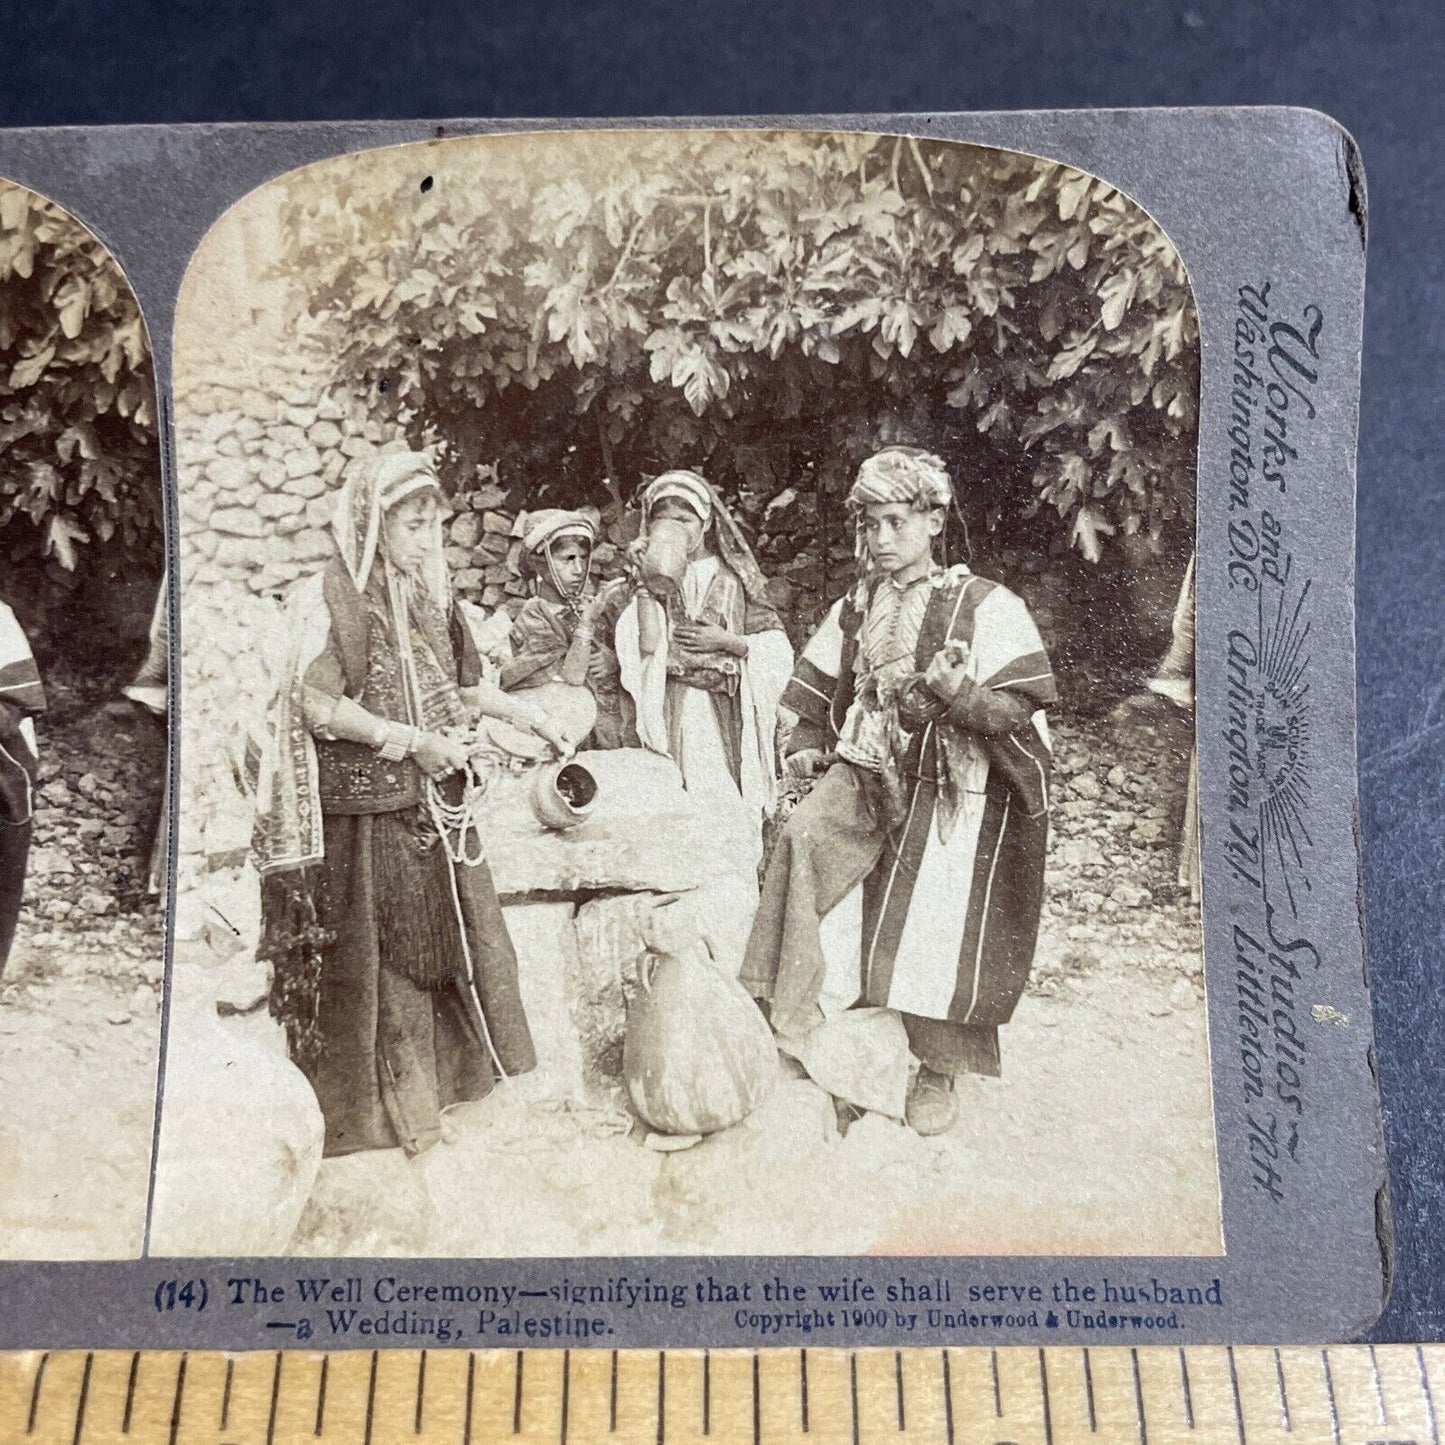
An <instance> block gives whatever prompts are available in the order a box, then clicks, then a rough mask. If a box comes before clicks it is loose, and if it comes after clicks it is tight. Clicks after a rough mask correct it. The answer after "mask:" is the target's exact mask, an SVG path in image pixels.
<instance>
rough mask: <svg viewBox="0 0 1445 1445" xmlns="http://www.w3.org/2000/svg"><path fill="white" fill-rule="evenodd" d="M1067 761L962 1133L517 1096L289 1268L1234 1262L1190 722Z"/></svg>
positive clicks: (340, 1166) (1171, 723)
mask: <svg viewBox="0 0 1445 1445" xmlns="http://www.w3.org/2000/svg"><path fill="white" fill-rule="evenodd" d="M1055 742H1056V760H1057V765H1058V781H1059V788H1058V793H1057V799H1056V801H1057V804H1058V806H1057V811H1056V816H1055V823H1054V828H1053V838H1052V843H1051V851H1050V867H1049V877H1048V889H1049V891H1048V902H1047V905H1046V909H1045V915H1044V919H1043V928H1042V933H1041V938H1040V944H1039V952H1038V957H1037V961H1036V965H1035V970H1034V974H1033V977H1032V979H1031V981H1030V985H1029V989H1028V992H1027V993H1026V995H1025V997H1024V999H1023V1000H1022V1002H1021V1003H1020V1005H1019V1008H1018V1011H1017V1013H1016V1014H1015V1017H1014V1019H1013V1021H1012V1022H1011V1023H1010V1024H1009V1025H1008V1027H1007V1028H1006V1029H1005V1030H1004V1031H1003V1043H1002V1048H1003V1077H1002V1078H1001V1079H998V1080H993V1079H978V1078H969V1079H965V1080H963V1081H961V1083H960V1085H959V1087H960V1092H961V1104H962V1109H961V1117H960V1119H959V1122H958V1124H957V1125H956V1127H955V1128H954V1129H953V1130H952V1131H951V1132H950V1133H949V1134H947V1135H946V1136H944V1137H942V1138H937V1139H927V1140H926V1139H921V1138H919V1137H918V1136H916V1135H915V1134H913V1133H912V1132H911V1131H910V1130H908V1129H906V1128H904V1127H903V1126H902V1125H900V1124H897V1123H894V1122H892V1121H890V1120H888V1119H885V1118H883V1117H881V1116H878V1115H868V1116H865V1117H864V1118H863V1119H862V1120H860V1121H857V1122H854V1123H853V1124H852V1125H851V1126H849V1127H848V1129H847V1131H846V1133H845V1134H842V1135H840V1134H839V1131H838V1127H837V1123H836V1119H835V1114H834V1109H833V1106H832V1102H831V1100H830V1099H829V1098H828V1096H827V1095H826V1094H824V1093H822V1091H821V1090H819V1089H818V1088H817V1087H816V1086H814V1085H813V1084H812V1083H811V1082H810V1081H808V1080H806V1079H802V1078H797V1077H795V1076H792V1074H791V1073H790V1071H788V1070H786V1069H785V1070H784V1074H783V1077H782V1079H781V1081H780V1083H779V1084H778V1086H777V1087H776V1088H775V1089H774V1091H773V1094H772V1096H771V1097H770V1098H769V1099H768V1101H767V1102H766V1103H765V1104H764V1105H763V1106H762V1107H761V1108H760V1109H759V1111H758V1112H757V1113H756V1114H754V1115H753V1116H752V1117H751V1118H749V1119H748V1120H746V1121H744V1123H743V1124H741V1125H739V1126H738V1127H737V1128H736V1129H733V1130H729V1131H726V1132H724V1133H722V1134H719V1135H714V1136H712V1137H711V1138H710V1139H708V1140H706V1141H705V1142H704V1143H702V1144H700V1145H698V1146H696V1147H695V1148H693V1149H690V1150H687V1151H685V1152H682V1153H677V1154H667V1155H663V1154H658V1153H654V1152H652V1151H650V1150H648V1149H646V1148H645V1147H643V1145H642V1137H643V1130H642V1129H641V1126H639V1125H636V1124H633V1123H632V1121H631V1120H630V1119H629V1117H628V1115H627V1113H626V1110H625V1107H624V1106H623V1104H622V1101H621V1100H620V1099H619V1100H617V1102H616V1105H615V1106H614V1107H612V1108H607V1107H596V1108H579V1107H576V1106H568V1105H560V1104H557V1103H555V1102H549V1101H547V1100H545V1099H542V1098H538V1097H537V1096H536V1091H535V1089H534V1087H533V1086H532V1084H531V1083H530V1081H527V1080H520V1081H518V1082H517V1083H516V1084H512V1085H507V1086H504V1087H503V1088H502V1089H499V1090H498V1091H497V1093H496V1094H494V1095H493V1097H491V1098H490V1099H487V1100H484V1101H482V1102H480V1103H478V1104H475V1105H468V1106H465V1107H463V1108H460V1109H457V1110H455V1111H453V1113H452V1115H451V1116H450V1123H451V1132H452V1136H453V1137H452V1139H451V1140H450V1142H446V1143H443V1144H441V1145H439V1146H437V1147H436V1148H435V1149H433V1150H432V1151H431V1152H430V1153H429V1154H427V1155H425V1156H424V1157H422V1158H421V1159H419V1160H417V1161H414V1162H412V1163H410V1164H408V1163H406V1161H404V1160H403V1159H402V1157H401V1155H400V1154H399V1153H397V1152H394V1151H388V1153H387V1154H378V1155H375V1156H351V1158H350V1159H348V1160H344V1161H327V1162H326V1163H325V1164H324V1165H323V1180H322V1183H321V1186H320V1188H319V1189H318V1194H317V1196H316V1197H317V1198H319V1199H324V1200H325V1208H324V1209H318V1210H312V1211H309V1212H308V1217H307V1218H306V1219H304V1220H303V1223H302V1228H301V1230H300V1231H299V1232H298V1235H297V1237H296V1239H295V1240H294V1241H293V1245H292V1249H293V1251H294V1252H296V1253H323V1254H324V1253H347V1252H352V1251H353V1250H354V1251H355V1252H358V1253H362V1252H378V1253H395V1254H412V1255H423V1256H426V1255H439V1256H457V1257H467V1256H473V1257H487V1256H507V1255H548V1254H552V1255H589V1254H591V1255H612V1254H616V1255H627V1254H657V1253H676V1254H766V1253H776V1254H793V1253H797V1254H837V1253H842V1254H847V1253H898V1254H927V1253H933V1252H937V1253H963V1254H1041V1253H1043V1254H1049V1253H1061V1254H1145V1255H1149V1254H1159V1255H1171V1254H1173V1255H1190V1254H1197V1255H1208V1254H1217V1253H1219V1252H1220V1250H1221V1235H1220V1204H1219V1190H1218V1174H1217V1165H1216V1160H1215V1150H1214V1132H1213V1120H1212V1109H1211V1102H1210V1082H1209V1062H1208V1045H1207V1038H1206V1027H1205V1015H1204V1002H1203V986H1202V966H1201V959H1200V955H1199V923H1198V911H1197V908H1196V907H1195V906H1194V905H1193V904H1192V903H1191V902H1190V901H1189V899H1188V898H1187V897H1183V896H1181V894H1180V890H1179V889H1178V887H1177V884H1176V882H1175V869H1176V859H1177V852H1176V847H1177V839H1178V826H1179V814H1180V811H1181V809H1182V793H1183V788H1184V780H1185V777H1186V772H1187V765H1188V753H1187V748H1188V727H1187V723H1186V722H1185V721H1184V720H1183V719H1179V718H1171V717H1168V716H1158V715H1156V716H1139V715H1137V714H1125V715H1115V716H1110V717H1099V718H1096V719H1093V720H1091V721H1086V722H1075V723H1072V724H1070V723H1065V724H1063V725H1061V726H1060V727H1059V728H1058V729H1057V730H1056V738H1055ZM368 1158H369V1159H370V1162H369V1163H365V1162H363V1160H364V1159H368ZM383 1196H384V1197H386V1198H387V1199H389V1200H390V1201H392V1203H391V1204H390V1205H388V1206H387V1207H385V1209H383V1210H382V1211H381V1212H378V1210H377V1207H376V1205H375V1204H374V1201H375V1200H377V1199H378V1198H380V1197H383ZM397 1201H407V1202H406V1203H405V1204H404V1205H402V1204H398V1202H397Z"/></svg>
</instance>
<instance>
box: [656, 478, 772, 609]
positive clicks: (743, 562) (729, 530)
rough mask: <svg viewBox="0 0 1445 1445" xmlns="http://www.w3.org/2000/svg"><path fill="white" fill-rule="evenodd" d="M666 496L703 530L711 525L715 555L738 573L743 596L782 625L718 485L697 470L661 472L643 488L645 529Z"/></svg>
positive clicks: (756, 565) (749, 549) (758, 569)
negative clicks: (685, 510)
mask: <svg viewBox="0 0 1445 1445" xmlns="http://www.w3.org/2000/svg"><path fill="white" fill-rule="evenodd" d="M668 498H673V499H674V500H676V501H679V502H681V503H683V505H684V506H686V507H688V508H690V509H691V511H692V512H693V513H694V514H695V515H696V516H697V517H698V519H699V520H700V521H701V522H702V526H703V531H704V532H706V531H707V529H708V528H709V527H711V528H712V535H713V540H714V542H716V544H717V550H718V555H719V556H721V558H722V560H723V561H724V562H725V563H726V564H727V565H728V566H729V567H730V568H731V569H732V570H733V572H734V573H735V574H736V575H737V578H738V581H739V582H741V583H742V587H743V595H744V596H745V597H746V598H747V599H748V601H749V602H751V603H752V604H753V605H754V606H755V607H759V608H762V609H764V610H765V611H767V612H768V613H770V614H771V615H772V619H773V621H772V623H771V624H770V625H772V626H776V627H781V626H782V625H783V624H782V622H781V621H779V620H778V617H777V612H776V610H775V609H774V607H773V603H772V599H771V598H770V597H769V596H768V580H767V578H766V577H764V576H763V569H762V568H761V567H759V566H758V559H757V558H756V557H754V556H753V549H752V548H751V547H749V546H748V541H747V538H746V537H744V536H743V534H742V529H741V528H740V527H739V526H738V524H737V523H736V522H735V521H734V520H733V517H732V514H731V513H730V512H729V511H728V509H727V507H726V506H724V504H723V499H722V498H721V497H720V496H719V495H718V492H717V488H716V487H714V486H713V485H712V483H711V482H709V481H708V480H707V478H705V477H703V476H702V475H700V474H699V473H698V472H691V471H684V470H678V471H671V472H663V473H662V474H661V475H660V476H656V477H654V478H653V479H652V480H651V481H650V482H649V483H648V484H647V485H646V486H645V487H644V488H643V489H642V526H643V530H644V531H645V530H646V529H647V524H648V522H649V521H650V520H651V518H652V513H653V511H654V509H655V508H656V506H657V504H658V503H659V502H661V501H664V500H666V499H668Z"/></svg>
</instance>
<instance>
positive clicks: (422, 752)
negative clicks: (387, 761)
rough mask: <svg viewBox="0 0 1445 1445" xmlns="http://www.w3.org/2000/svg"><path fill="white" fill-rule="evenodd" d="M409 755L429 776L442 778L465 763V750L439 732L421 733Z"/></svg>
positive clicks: (464, 765) (462, 766)
mask: <svg viewBox="0 0 1445 1445" xmlns="http://www.w3.org/2000/svg"><path fill="white" fill-rule="evenodd" d="M411 755H412V757H413V758H414V759H415V760H416V765H417V767H419V768H420V769H421V770H422V772H424V773H425V774H426V775H427V777H429V778H444V777H446V776H447V774H448V773H455V772H456V771H457V770H458V769H459V768H464V767H466V765H467V750H466V749H465V748H464V747H463V746H462V745H461V744H460V743H458V742H454V741H453V740H452V739H451V738H449V737H444V736H443V735H442V734H441V733H423V734H422V735H421V738H420V739H419V740H418V742H417V745H416V747H415V748H413V749H412V754H411Z"/></svg>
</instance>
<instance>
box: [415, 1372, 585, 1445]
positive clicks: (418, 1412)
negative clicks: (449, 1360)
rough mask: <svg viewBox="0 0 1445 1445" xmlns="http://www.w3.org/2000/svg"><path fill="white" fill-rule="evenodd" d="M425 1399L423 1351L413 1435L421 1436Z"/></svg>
mask: <svg viewBox="0 0 1445 1445" xmlns="http://www.w3.org/2000/svg"><path fill="white" fill-rule="evenodd" d="M425 1397H426V1351H425V1350H423V1351H422V1352H421V1359H420V1360H418V1361H417V1366H416V1418H415V1420H413V1422H412V1427H411V1433H412V1434H413V1435H420V1434H421V1402H422V1400H423V1399H425ZM562 1398H563V1399H564V1400H565V1399H566V1395H565V1393H564V1394H563V1397H562ZM564 1415H565V1408H564ZM563 1438H564V1439H565V1438H566V1437H565V1435H564V1436H563Z"/></svg>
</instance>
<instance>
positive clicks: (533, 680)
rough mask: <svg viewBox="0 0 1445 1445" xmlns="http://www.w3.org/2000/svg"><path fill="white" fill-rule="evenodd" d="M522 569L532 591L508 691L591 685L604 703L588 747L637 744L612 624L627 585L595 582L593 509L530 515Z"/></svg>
mask: <svg viewBox="0 0 1445 1445" xmlns="http://www.w3.org/2000/svg"><path fill="white" fill-rule="evenodd" d="M524 527H525V530H524V532H523V543H522V568H523V571H524V572H525V573H526V574H527V575H528V576H529V577H530V579H531V583H532V596H531V597H529V598H528V599H527V601H526V602H525V603H524V604H523V606H522V610H521V611H520V612H519V613H518V614H517V619H516V621H515V622H514V623H513V624H512V657H511V660H510V661H508V662H506V663H504V664H503V665H502V671H501V677H500V681H501V684H502V687H503V688H504V689H505V690H506V691H507V692H521V691H523V690H525V689H527V688H533V687H541V686H542V685H543V684H544V683H549V682H561V683H567V684H569V685H570V686H572V687H586V688H587V689H588V690H589V691H590V692H591V693H592V696H593V697H594V698H595V699H596V701H597V721H596V723H595V724H593V728H592V733H591V736H590V737H589V738H588V739H587V742H586V746H588V747H593V748H622V747H629V746H633V745H635V741H636V735H635V732H634V730H633V727H632V722H631V718H630V713H631V699H630V698H628V697H627V695H626V694H625V693H624V692H623V691H622V685H621V682H620V681H619V679H618V670H617V653H616V650H615V649H614V647H613V629H614V628H615V627H616V625H617V616H618V613H619V612H620V611H621V607H622V604H623V601H624V592H625V587H626V584H625V583H624V582H622V581H620V580H619V581H616V582H610V583H608V584H606V585H605V586H603V587H598V588H593V587H592V586H591V585H590V584H591V572H592V549H593V547H594V546H595V545H596V543H597V524H596V523H595V522H593V520H592V518H591V517H589V516H588V515H587V513H586V512H566V511H562V510H561V509H560V508H549V509H548V510H546V511H542V512H535V513H533V514H532V515H530V516H529V517H527V518H526V519H525V523H524Z"/></svg>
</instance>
